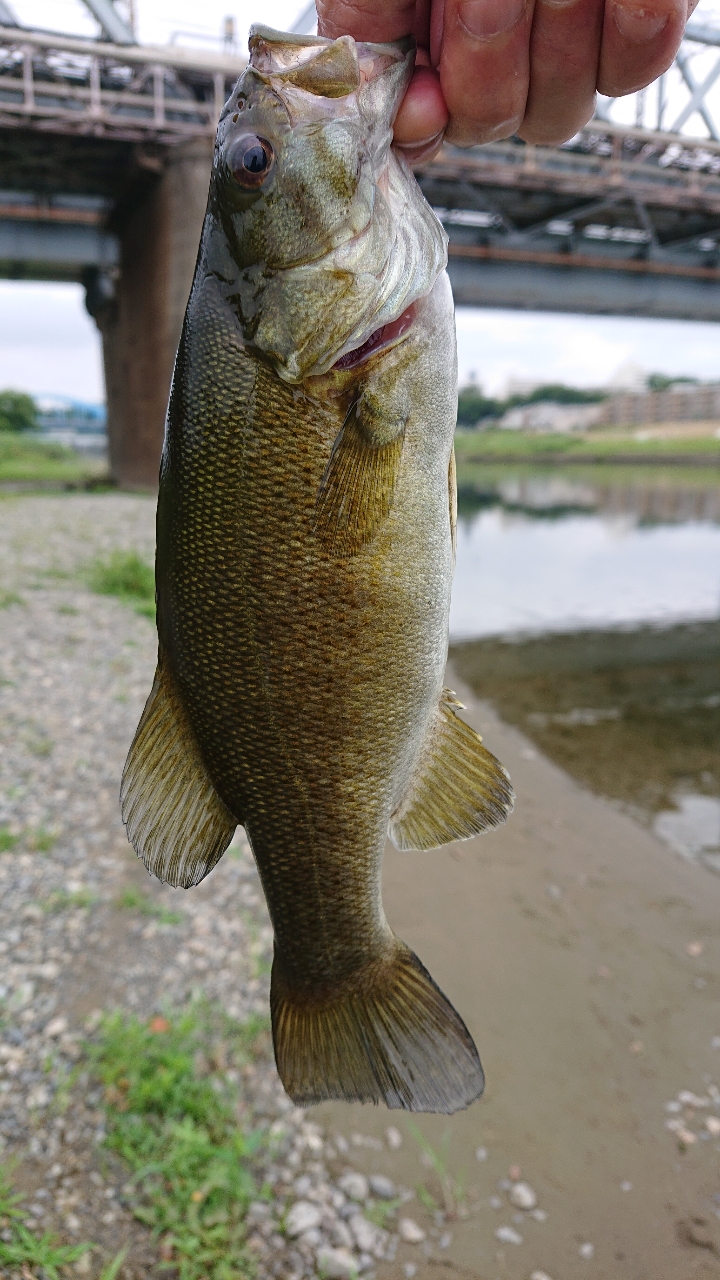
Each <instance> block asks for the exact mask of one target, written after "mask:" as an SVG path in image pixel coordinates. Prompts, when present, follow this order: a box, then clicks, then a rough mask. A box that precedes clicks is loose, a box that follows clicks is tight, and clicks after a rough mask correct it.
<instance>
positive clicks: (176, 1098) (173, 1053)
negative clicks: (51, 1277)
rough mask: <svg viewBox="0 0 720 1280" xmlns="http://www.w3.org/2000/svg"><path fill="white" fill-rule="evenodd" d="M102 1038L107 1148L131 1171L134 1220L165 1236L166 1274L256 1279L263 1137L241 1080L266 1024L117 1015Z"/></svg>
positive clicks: (95, 1063)
mask: <svg viewBox="0 0 720 1280" xmlns="http://www.w3.org/2000/svg"><path fill="white" fill-rule="evenodd" d="M98 1034H99V1039H98V1041H97V1043H95V1044H93V1045H91V1046H90V1048H89V1050H88V1052H89V1055H90V1059H91V1063H92V1067H93V1070H94V1073H95V1074H96V1075H97V1076H98V1077H99V1079H100V1080H101V1082H102V1084H103V1085H104V1086H105V1107H106V1125H107V1138H106V1145H107V1146H109V1147H110V1148H111V1149H112V1150H114V1151H116V1152H117V1153H118V1154H119V1155H120V1156H122V1157H123V1159H124V1160H125V1161H126V1162H127V1164H128V1165H129V1167H130V1170H131V1171H132V1175H133V1181H134V1184H135V1186H136V1188H137V1201H136V1203H135V1204H134V1205H133V1212H134V1214H135V1217H136V1218H138V1219H139V1220H140V1221H141V1222H144V1223H146V1224H147V1225H148V1226H149V1227H150V1228H151V1229H152V1230H153V1233H154V1234H155V1235H156V1236H161V1237H162V1257H163V1259H164V1261H163V1262H162V1263H161V1264H160V1265H161V1267H163V1269H167V1270H172V1271H173V1272H174V1274H175V1275H176V1276H177V1277H178V1280H239V1277H244V1276H250V1275H252V1273H253V1265H252V1259H251V1257H250V1255H249V1254H248V1252H247V1250H246V1247H245V1235H246V1232H245V1225H244V1218H245V1211H246V1209H247V1205H248V1203H249V1202H250V1200H251V1199H253V1198H254V1197H255V1196H257V1194H258V1193H257V1190H256V1186H255V1180H254V1177H253V1164H254V1160H255V1157H256V1156H257V1154H258V1152H259V1149H260V1147H261V1145H262V1143H263V1141H264V1135H263V1134H262V1133H261V1132H260V1131H250V1132H248V1131H245V1130H243V1129H242V1128H241V1127H240V1125H239V1124H238V1120H237V1116H236V1109H237V1106H238V1101H239V1099H238V1096H237V1088H236V1085H235V1083H233V1081H234V1080H235V1079H236V1078H237V1076H238V1072H237V1068H238V1067H241V1066H242V1065H243V1064H244V1063H246V1062H247V1061H248V1059H249V1058H250V1057H251V1056H252V1055H253V1053H254V1052H255V1051H256V1048H257V1042H258V1039H259V1037H261V1036H262V1037H265V1036H266V1029H265V1024H264V1023H262V1022H260V1021H259V1020H258V1021H256V1022H253V1023H250V1024H248V1025H247V1026H244V1027H240V1026H238V1024H236V1023H233V1022H231V1021H230V1020H229V1019H227V1018H226V1017H224V1015H220V1014H214V1013H211V1012H210V1011H209V1010H208V1009H206V1008H205V1007H204V1006H203V1007H201V1006H194V1007H193V1008H192V1009H191V1010H190V1011H189V1012H186V1013H184V1014H182V1015H181V1016H179V1017H178V1019H177V1021H175V1022H170V1021H169V1020H168V1019H167V1018H161V1017H156V1018H153V1019H152V1020H151V1021H150V1023H149V1024H147V1025H146V1024H145V1023H143V1022H140V1021H139V1020H138V1019H137V1018H135V1017H133V1016H131V1015H125V1014H116V1015H113V1016H112V1017H108V1018H106V1019H105V1021H104V1022H103V1023H102V1024H101V1027H100V1030H99V1033H98ZM209 1046H212V1049H210V1048H209ZM208 1055H210V1056H208ZM213 1064H214V1065H213ZM228 1068H230V1070H229V1071H228Z"/></svg>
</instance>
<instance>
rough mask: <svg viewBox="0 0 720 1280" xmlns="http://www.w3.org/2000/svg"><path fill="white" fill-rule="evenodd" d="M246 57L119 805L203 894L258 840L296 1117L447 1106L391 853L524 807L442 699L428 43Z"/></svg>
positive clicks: (442, 404) (446, 586)
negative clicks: (396, 152) (415, 59)
mask: <svg viewBox="0 0 720 1280" xmlns="http://www.w3.org/2000/svg"><path fill="white" fill-rule="evenodd" d="M251 54H252V57H251V64H250V67H249V69H248V71H247V72H246V73H245V75H244V76H243V77H242V78H241V80H240V82H239V84H238V86H237V89H236V90H235V92H234V94H233V96H232V97H231V99H230V101H229V103H228V105H227V107H226V109H225V112H224V113H223V117H222V119H221V123H220V127H219V132H218V147H217V152H216V160H215V166H214V170H213V179H212V182H211V191H210V198H209V205H208V215H207V218H206V223H205V228H204V231H203V240H202V244H201V250H200V255H199V258H198V267H197V271H196V277H195V282H194V285H193V290H192V294H191V298H190V302H189V304H188V310H187V315H186V320H185V326H184V330H183V336H182V340H181V344H180V349H179V352H178V358H177V364H176V369H175V375H174V380H173V389H172V393H171V399H170V407H169V411H168V423H167V432H166V440H165V447H164V451H163V461H162V468H161V482H160V497H159V504H158V544H157V595H158V632H159V659H158V673H157V676H156V680H155V685H154V687H153V691H152V693H151V696H150V698H149V700H148V704H147V706H146V708H145V712H144V713H143V718H142V720H141V722H140V725H139V728H138V732H137V735H136V738H135V741H134V743H133V746H132V748H131V751H130V755H129V757H128V763H127V765H126V770H125V774H124V779H123V788H122V804H123V816H124V818H125V821H126V823H127V827H128V834H129V836H130V838H131V840H132V841H133V844H134V845H135V848H136V850H137V851H138V853H139V855H140V856H141V857H142V858H143V859H144V861H145V863H146V865H147V866H148V868H149V869H150V870H151V871H152V872H154V873H155V874H157V875H159V876H160V877H161V878H162V879H164V880H166V881H167V882H169V883H171V884H183V885H186V886H187V885H191V884H194V883H197V882H198V880H200V879H202V877H203V876H204V875H205V874H207V872H208V871H209V870H210V869H211V868H212V866H213V865H214V864H215V863H216V862H217V860H218V858H219V857H220V856H222V853H223V851H224V849H225V848H226V847H227V845H228V843H229V841H230V839H231V838H232V834H233V831H234V829H235V827H236V825H237V824H238V823H241V824H243V825H244V826H245V828H246V831H247V834H248V837H249V840H250V843H251V846H252V849H253V853H254V855H255V858H256V860H257V864H258V868H259V871H260V876H261V879H262V884H263V888H264V891H265V895H266V898H267V902H268V907H269V910H270V915H271V919H272V924H273V929H274V933H275V958H274V963H273V973H272V983H271V1009H272V1016H273V1034H274V1041H275V1051H276V1059H277V1063H278V1068H279V1071H280V1075H281V1078H282V1079H283V1083H284V1084H285V1087H286V1088H287V1090H288V1092H289V1093H290V1095H291V1096H292V1097H293V1098H294V1099H295V1100H296V1101H298V1102H301V1103H307V1102H313V1101H318V1100H320V1099H322V1098H326V1097H346V1098H357V1099H361V1100H375V1101H377V1100H379V1099H384V1100H385V1101H386V1103H387V1104H388V1105H389V1106H402V1107H407V1108H410V1109H415V1110H436V1111H453V1110H456V1109H457V1108H458V1107H462V1106H466V1105H467V1104H468V1103H469V1102H471V1101H472V1100H473V1099H474V1098H475V1097H477V1096H478V1094H479V1093H480V1092H481V1090H482V1086H483V1077H482V1070H481V1067H480V1062H479V1059H478V1056H477V1050H476V1049H475V1046H474V1044H473V1041H472V1039H471V1037H470V1035H469V1033H468V1031H467V1029H466V1028H465V1026H464V1024H463V1023H462V1020H461V1019H460V1017H459V1016H458V1014H457V1013H456V1012H455V1010H454V1009H453V1008H452V1006H451V1005H450V1004H449V1002H448V1001H447V1000H446V998H445V997H444V996H443V995H442V993H441V992H440V991H439V990H438V989H437V987H436V986H435V984H434V983H433V981H432V979H431V978H430V976H429V975H428V974H427V973H426V971H425V970H424V969H423V967H422V965H421V963H420V962H419V961H418V959H417V957H415V956H414V955H413V953H412V952H411V951H410V950H409V949H408V948H407V947H406V946H405V945H404V944H403V943H402V942H400V941H399V940H398V939H397V938H396V937H395V935H394V934H393V933H392V931H391V929H390V927H389V925H388V923H387V921H386V919H385V916H384V913H383V909H382V902H381V895H380V870H381V862H382V855H383V849H384V845H385V840H386V837H387V834H388V832H389V833H390V835H391V836H392V838H393V840H394V841H395V842H396V844H398V845H399V847H401V848H413V847H414V848H428V847H432V846H433V845H439V844H442V843H445V842H446V841H448V840H452V839H456V838H460V839H462V838H467V837H469V836H471V835H473V834H475V833H476V832H478V831H480V830H482V829H484V828H485V827H487V826H489V825H492V824H494V823H495V822H497V821H500V820H502V818H503V817H504V816H505V814H506V812H507V810H508V807H509V804H510V798H511V792H510V790H509V786H508V782H507V777H506V775H505V773H504V771H503V770H502V769H501V767H500V766H499V765H498V763H497V761H495V760H494V757H492V756H491V755H490V754H489V753H488V752H487V751H486V750H485V748H484V747H482V746H481V744H480V739H479V738H478V737H477V735H476V734H474V732H473V731H472V730H471V729H469V727H468V726H466V725H465V724H463V722H462V721H460V720H459V719H458V717H457V716H456V714H455V708H456V706H457V705H458V704H456V703H455V702H454V701H453V698H452V695H450V694H448V692H447V691H443V687H442V684H443V671H444V665H445V659H446V653H447V634H448V615H449V605H450V588H451V581H452V566H453V539H454V500H455V495H454V469H453V463H452V438H453V430H454V424H455V412H456V365H455V339H454V319H453V308H452V298H451V294H450V287H449V283H448V280H447V276H446V275H445V273H444V271H443V270H442V265H443V261H444V253H445V242H444V237H443V233H442V231H441V229H440V228H439V225H438V224H437V222H436V221H435V219H434V217H433V215H432V214H431V212H430V211H429V209H428V207H427V206H426V205H425V203H424V201H423V200H422V197H421V196H420V193H419V191H418V189H417V187H416V185H415V183H414V180H413V178H412V175H411V174H410V173H409V171H408V170H407V169H406V168H405V167H404V166H403V165H402V164H401V163H400V162H399V161H398V160H397V159H396V158H395V157H394V156H393V155H392V152H391V151H390V149H389V142H390V131H391V124H392V118H393V114H394V110H395V109H396V106H397V103H398V101H399V99H400V97H401V95H402V92H403V89H404V87H405V85H406V84H407V79H408V76H409V74H410V71H411V67H412V52H411V50H410V48H409V45H408V44H407V42H406V43H404V44H403V43H400V44H399V45H390V46H370V45H368V46H363V45H358V46H356V45H355V43H354V42H353V41H351V40H350V39H349V38H348V37H343V38H342V39H341V40H339V41H335V42H332V41H324V40H321V39H318V38H315V39H314V38H312V37H287V36H279V35H277V33H271V32H267V31H264V30H263V29H260V30H259V31H256V33H255V35H254V36H253V39H252V40H251Z"/></svg>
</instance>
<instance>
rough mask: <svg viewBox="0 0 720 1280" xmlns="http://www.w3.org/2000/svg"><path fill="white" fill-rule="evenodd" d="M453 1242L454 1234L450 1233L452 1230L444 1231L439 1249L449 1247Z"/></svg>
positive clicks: (439, 1242) (439, 1241)
mask: <svg viewBox="0 0 720 1280" xmlns="http://www.w3.org/2000/svg"><path fill="white" fill-rule="evenodd" d="M451 1244H452V1236H451V1235H450V1232H449V1231H443V1233H442V1235H441V1237H440V1239H439V1240H438V1249H449V1248H450V1245H451Z"/></svg>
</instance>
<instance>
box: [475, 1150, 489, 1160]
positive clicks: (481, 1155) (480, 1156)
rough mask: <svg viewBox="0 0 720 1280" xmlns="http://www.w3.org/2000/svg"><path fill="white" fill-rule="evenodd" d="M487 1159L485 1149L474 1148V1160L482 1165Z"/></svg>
mask: <svg viewBox="0 0 720 1280" xmlns="http://www.w3.org/2000/svg"><path fill="white" fill-rule="evenodd" d="M487 1157H488V1153H487V1147H476V1149H475V1159H476V1160H479V1161H480V1163H481V1164H482V1163H483V1161H484V1160H487Z"/></svg>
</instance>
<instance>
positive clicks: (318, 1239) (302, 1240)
mask: <svg viewBox="0 0 720 1280" xmlns="http://www.w3.org/2000/svg"><path fill="white" fill-rule="evenodd" d="M298 1243H299V1244H304V1245H305V1246H306V1247H307V1248H308V1249H317V1247H318V1245H319V1244H322V1231H321V1230H320V1228H319V1227H311V1228H310V1230H309V1231H303V1233H302V1235H301V1236H299V1237H298Z"/></svg>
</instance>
